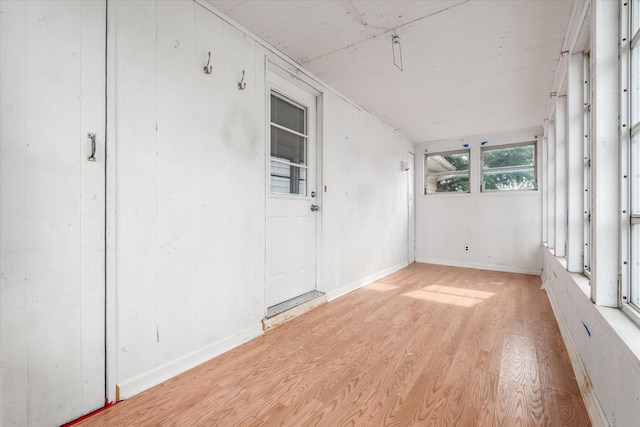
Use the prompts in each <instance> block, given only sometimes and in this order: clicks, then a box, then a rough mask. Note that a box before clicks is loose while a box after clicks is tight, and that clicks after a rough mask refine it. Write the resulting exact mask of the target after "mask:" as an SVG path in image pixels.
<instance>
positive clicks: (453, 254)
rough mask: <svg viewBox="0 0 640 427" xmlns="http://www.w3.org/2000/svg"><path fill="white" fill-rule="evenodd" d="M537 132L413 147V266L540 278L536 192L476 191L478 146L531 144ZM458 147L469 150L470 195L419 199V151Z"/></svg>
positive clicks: (421, 179)
mask: <svg viewBox="0 0 640 427" xmlns="http://www.w3.org/2000/svg"><path fill="white" fill-rule="evenodd" d="M540 132H541V129H531V130H525V131H518V132H509V133H500V134H494V135H483V136H478V137H469V138H464V139H462V138H460V139H456V140H448V141H439V142H434V143H427V144H416V194H418V196H417V199H416V261H419V262H431V263H437V264H445V265H457V266H463V267H474V268H485V269H493V270H502V271H513V272H523V273H532V274H539V273H540V271H541V268H542V259H541V256H542V255H541V252H540V239H541V238H542V219H541V216H540V214H539V212H540V210H541V209H542V197H541V191H540V190H537V191H512V192H488V193H480V192H479V182H480V179H481V170H480V169H481V162H480V155H481V152H480V147H481V143H482V142H483V141H487V143H488V144H489V146H498V145H501V144H509V143H516V142H525V141H534V140H535V136H536V135H537V134H538V133H540ZM463 144H468V146H469V149H470V150H471V159H470V168H471V172H470V173H471V186H472V188H471V192H470V193H437V194H429V195H425V194H424V153H425V150H426V149H427V150H429V152H438V151H450V150H459V149H462V148H463ZM540 157H541V156H540V147H538V159H540ZM538 173H539V172H538ZM467 248H468V249H467Z"/></svg>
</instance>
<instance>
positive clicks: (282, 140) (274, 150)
mask: <svg viewBox="0 0 640 427" xmlns="http://www.w3.org/2000/svg"><path fill="white" fill-rule="evenodd" d="M271 157H277V158H279V159H285V160H287V161H289V162H291V163H296V164H299V165H306V164H307V138H305V137H302V136H298V135H295V134H292V133H291V132H287V131H286V130H282V129H278V128H276V127H273V126H271Z"/></svg>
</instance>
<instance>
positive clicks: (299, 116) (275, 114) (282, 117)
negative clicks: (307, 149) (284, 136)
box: [271, 95, 307, 135]
mask: <svg viewBox="0 0 640 427" xmlns="http://www.w3.org/2000/svg"><path fill="white" fill-rule="evenodd" d="M305 115H306V111H305V109H304V108H301V107H298V106H297V105H295V104H292V103H290V102H287V101H285V100H283V99H280V98H278V97H277V96H275V95H271V122H272V123H276V124H279V125H280V126H284V127H286V128H288V129H291V130H294V131H296V132H298V133H302V134H305V135H306V134H307V129H306V118H305Z"/></svg>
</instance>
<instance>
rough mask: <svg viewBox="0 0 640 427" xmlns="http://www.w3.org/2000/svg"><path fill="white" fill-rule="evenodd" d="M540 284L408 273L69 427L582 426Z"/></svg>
mask: <svg viewBox="0 0 640 427" xmlns="http://www.w3.org/2000/svg"><path fill="white" fill-rule="evenodd" d="M572 373H573V371H572V369H571V366H570V365H569V359H568V357H567V354H566V349H565V347H564V344H563V342H562V338H561V336H560V333H559V330H558V327H557V324H556V322H555V319H554V318H553V313H552V311H551V307H550V306H549V302H548V300H547V297H546V294H545V292H544V290H543V289H541V288H540V278H539V277H536V276H528V275H522V274H513V273H500V272H492V271H482V270H472V269H464V268H455V267H445V266H438V265H431V264H417V263H416V264H412V265H411V266H409V267H407V268H405V269H403V270H401V271H399V272H397V273H394V274H392V275H389V276H387V277H384V278H382V279H381V280H379V281H377V282H375V283H372V284H371V285H369V286H366V287H364V288H361V289H359V290H357V291H355V292H352V293H350V294H349V295H346V296H344V297H342V298H339V299H337V300H335V301H332V302H329V303H327V304H325V305H323V306H321V307H318V308H316V309H314V310H312V311H311V312H309V313H306V314H304V315H302V316H300V317H298V318H296V319H294V320H292V321H291V322H289V323H286V324H284V325H282V326H280V327H278V328H276V329H274V330H272V331H269V332H268V333H266V334H265V335H264V336H262V337H260V338H257V339H255V340H252V341H251V342H248V343H246V344H244V345H242V346H240V347H238V348H236V349H233V350H231V351H229V352H227V353H225V354H223V355H221V356H219V357H217V358H215V359H213V360H211V361H209V362H207V363H204V364H202V365H200V366H198V367H196V368H194V369H192V370H190V371H188V372H185V373H184V374H182V375H179V376H178V377H176V378H173V379H171V380H169V381H167V382H165V383H163V384H160V385H159V386H157V387H154V388H152V389H150V390H148V391H146V392H144V393H141V394H139V395H137V396H135V397H133V398H131V399H128V400H126V401H123V402H121V403H119V404H118V405H115V406H114V407H112V408H110V409H108V410H106V411H103V412H101V413H99V414H97V415H95V416H93V417H91V418H89V419H87V420H85V421H83V422H82V423H80V424H79V425H82V426H102V425H109V426H129V425H178V426H181V425H185V426H186V425H189V426H191V425H219V426H231V425H233V426H235V425H241V426H276V425H277V426H280V425H282V426H300V425H305V426H313V425H317V426H342V425H353V426H383V425H384V426H394V425H395V426H411V425H414V426H456V425H457V426H483V427H484V426H509V427H511V426H518V425H522V426H539V425H540V426H556V425H557V426H563V425H567V426H569V425H570V426H588V425H590V424H589V419H588V416H587V414H586V411H585V408H584V404H583V402H582V400H581V397H580V393H579V390H578V387H577V384H576V381H575V379H574V378H573V374H572Z"/></svg>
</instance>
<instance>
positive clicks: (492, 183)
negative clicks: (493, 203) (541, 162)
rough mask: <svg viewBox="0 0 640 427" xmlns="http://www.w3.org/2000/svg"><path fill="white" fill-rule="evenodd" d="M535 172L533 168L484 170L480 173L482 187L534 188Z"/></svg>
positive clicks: (499, 188)
mask: <svg viewBox="0 0 640 427" xmlns="http://www.w3.org/2000/svg"><path fill="white" fill-rule="evenodd" d="M535 179H536V174H535V171H534V170H533V168H522V169H516V170H509V171H485V172H484V173H483V174H482V189H483V190H485V191H492V190H534V189H535Z"/></svg>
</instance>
